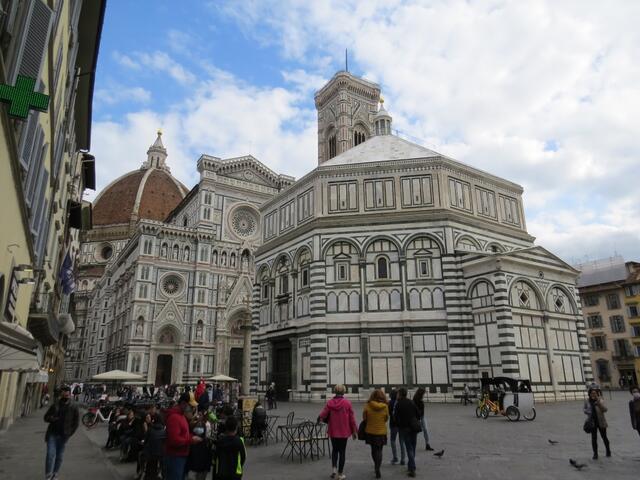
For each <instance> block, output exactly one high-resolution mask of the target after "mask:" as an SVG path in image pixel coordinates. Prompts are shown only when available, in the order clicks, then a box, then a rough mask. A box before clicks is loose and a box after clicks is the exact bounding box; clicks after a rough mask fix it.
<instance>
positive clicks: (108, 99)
mask: <svg viewBox="0 0 640 480" xmlns="http://www.w3.org/2000/svg"><path fill="white" fill-rule="evenodd" d="M95 100H96V102H98V103H104V104H107V105H115V104H117V103H121V102H136V103H148V102H149V101H150V100H151V92H150V91H149V90H146V89H144V88H142V87H131V88H127V87H124V86H123V85H119V84H112V85H109V87H108V88H102V89H99V90H96V93H95Z"/></svg>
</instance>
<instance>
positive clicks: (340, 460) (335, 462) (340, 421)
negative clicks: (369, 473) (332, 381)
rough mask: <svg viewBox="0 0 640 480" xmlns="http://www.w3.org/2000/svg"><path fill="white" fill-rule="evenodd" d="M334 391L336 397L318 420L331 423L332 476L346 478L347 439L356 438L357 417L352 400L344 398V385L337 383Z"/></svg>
mask: <svg viewBox="0 0 640 480" xmlns="http://www.w3.org/2000/svg"><path fill="white" fill-rule="evenodd" d="M333 391H334V393H335V397H333V398H332V399H331V400H329V401H328V402H327V404H326V405H325V406H324V408H323V409H322V411H321V412H320V415H319V416H318V421H323V422H325V423H328V424H329V430H328V433H329V438H330V439H331V466H332V467H333V473H331V478H335V479H337V480H344V479H345V478H346V476H345V475H344V474H343V473H342V472H343V471H344V464H345V461H346V453H347V440H349V437H353V439H354V440H355V439H356V433H357V432H358V427H357V426H356V417H355V415H354V413H353V407H352V406H351V402H350V401H349V400H347V399H346V398H344V392H345V388H344V385H336V386H335V387H334V389H333Z"/></svg>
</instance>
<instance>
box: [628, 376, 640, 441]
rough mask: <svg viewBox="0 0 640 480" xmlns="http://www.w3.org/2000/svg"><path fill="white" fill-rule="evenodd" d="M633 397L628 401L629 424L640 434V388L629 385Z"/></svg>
mask: <svg viewBox="0 0 640 480" xmlns="http://www.w3.org/2000/svg"><path fill="white" fill-rule="evenodd" d="M630 391H631V395H632V396H633V398H632V399H631V401H630V402H629V415H630V416H631V426H632V427H633V429H634V430H636V431H637V432H638V433H639V434H640V388H638V387H631V389H630Z"/></svg>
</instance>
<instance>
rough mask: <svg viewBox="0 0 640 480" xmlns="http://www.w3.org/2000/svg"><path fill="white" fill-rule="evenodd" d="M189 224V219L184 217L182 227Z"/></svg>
mask: <svg viewBox="0 0 640 480" xmlns="http://www.w3.org/2000/svg"><path fill="white" fill-rule="evenodd" d="M188 224H189V219H188V218H187V216H186V215H185V216H184V217H182V226H183V227H186V226H187V225H188Z"/></svg>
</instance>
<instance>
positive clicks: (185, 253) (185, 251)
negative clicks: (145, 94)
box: [183, 247, 191, 262]
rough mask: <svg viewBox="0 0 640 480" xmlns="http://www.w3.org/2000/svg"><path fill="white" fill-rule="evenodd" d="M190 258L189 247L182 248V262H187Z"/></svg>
mask: <svg viewBox="0 0 640 480" xmlns="http://www.w3.org/2000/svg"><path fill="white" fill-rule="evenodd" d="M190 257H191V250H190V249H189V247H184V255H183V258H184V261H185V262H188V261H189V260H190Z"/></svg>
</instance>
